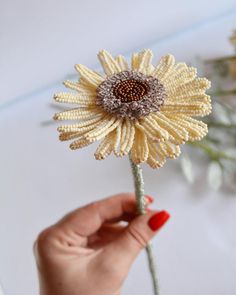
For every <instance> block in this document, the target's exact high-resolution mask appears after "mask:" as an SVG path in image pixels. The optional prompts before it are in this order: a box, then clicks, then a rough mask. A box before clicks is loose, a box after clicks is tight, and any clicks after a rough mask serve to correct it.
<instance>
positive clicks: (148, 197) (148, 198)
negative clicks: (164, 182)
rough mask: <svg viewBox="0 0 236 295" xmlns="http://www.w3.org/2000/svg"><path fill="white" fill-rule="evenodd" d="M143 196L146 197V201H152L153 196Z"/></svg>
mask: <svg viewBox="0 0 236 295" xmlns="http://www.w3.org/2000/svg"><path fill="white" fill-rule="evenodd" d="M145 198H146V199H147V201H148V203H152V202H153V201H154V198H153V197H151V196H148V195H145Z"/></svg>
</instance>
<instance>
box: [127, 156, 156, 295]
mask: <svg viewBox="0 0 236 295" xmlns="http://www.w3.org/2000/svg"><path fill="white" fill-rule="evenodd" d="M129 159H130V164H131V169H132V173H133V178H134V187H135V195H136V200H137V208H138V212H139V213H140V214H145V212H146V210H145V198H144V180H143V174H142V168H141V167H140V165H136V164H134V163H133V161H132V159H131V156H129ZM146 252H147V256H148V264H149V270H150V273H151V276H152V283H153V290H154V294H155V295H159V294H160V293H159V285H158V279H157V272H156V267H155V259H154V255H153V250H152V244H151V242H149V243H148V244H147V246H146Z"/></svg>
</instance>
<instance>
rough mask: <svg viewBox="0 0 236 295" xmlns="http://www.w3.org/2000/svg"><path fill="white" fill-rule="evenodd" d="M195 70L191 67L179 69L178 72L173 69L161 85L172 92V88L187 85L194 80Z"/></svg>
mask: <svg viewBox="0 0 236 295" xmlns="http://www.w3.org/2000/svg"><path fill="white" fill-rule="evenodd" d="M196 75H197V70H196V69H195V68H193V67H187V65H186V68H184V67H181V68H180V69H178V70H175V68H174V69H173V71H172V73H170V75H168V76H167V77H166V78H164V79H162V83H164V85H165V89H166V90H167V91H168V90H169V89H170V90H171V91H170V92H173V88H178V87H181V85H183V84H187V83H189V82H191V81H193V80H194V79H195V78H196Z"/></svg>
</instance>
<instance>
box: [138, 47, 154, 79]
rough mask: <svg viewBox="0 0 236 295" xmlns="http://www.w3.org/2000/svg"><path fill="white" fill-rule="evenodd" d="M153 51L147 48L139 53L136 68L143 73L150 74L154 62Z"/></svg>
mask: <svg viewBox="0 0 236 295" xmlns="http://www.w3.org/2000/svg"><path fill="white" fill-rule="evenodd" d="M152 58H153V53H152V51H151V50H150V49H145V50H143V51H141V52H140V53H139V54H138V63H137V66H136V70H137V71H138V72H141V73H143V74H145V75H146V74H148V72H149V69H150V68H149V67H150V65H151V64H152Z"/></svg>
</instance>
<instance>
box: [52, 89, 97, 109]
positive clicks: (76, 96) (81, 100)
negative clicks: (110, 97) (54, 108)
mask: <svg viewBox="0 0 236 295" xmlns="http://www.w3.org/2000/svg"><path fill="white" fill-rule="evenodd" d="M95 98H96V95H95V94H93V95H91V94H87V93H71V92H59V93H56V94H54V99H55V100H56V101H57V102H61V103H70V104H79V105H81V106H88V105H95Z"/></svg>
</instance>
